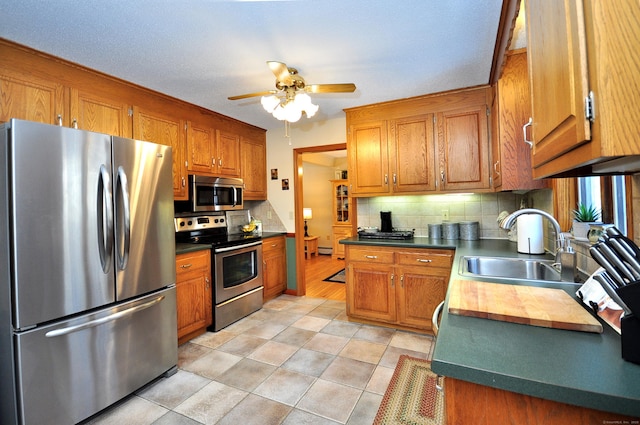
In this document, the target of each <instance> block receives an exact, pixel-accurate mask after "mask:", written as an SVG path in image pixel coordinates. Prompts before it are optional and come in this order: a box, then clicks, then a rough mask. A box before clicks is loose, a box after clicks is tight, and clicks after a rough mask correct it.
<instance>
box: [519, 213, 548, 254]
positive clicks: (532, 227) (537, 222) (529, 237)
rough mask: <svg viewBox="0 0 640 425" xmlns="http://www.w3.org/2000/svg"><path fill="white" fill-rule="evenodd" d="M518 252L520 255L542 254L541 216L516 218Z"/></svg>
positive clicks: (528, 215) (526, 215)
mask: <svg viewBox="0 0 640 425" xmlns="http://www.w3.org/2000/svg"><path fill="white" fill-rule="evenodd" d="M517 229H518V252H519V253H521V254H544V241H543V239H544V236H543V234H542V216H541V215H538V214H522V215H521V216H519V217H518V223H517Z"/></svg>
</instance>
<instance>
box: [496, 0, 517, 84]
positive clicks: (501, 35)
mask: <svg viewBox="0 0 640 425" xmlns="http://www.w3.org/2000/svg"><path fill="white" fill-rule="evenodd" d="M519 12H520V0H504V1H503V2H502V11H501V12H500V23H499V24H498V34H497V35H496V45H495V48H494V50H493V61H492V62H491V73H490V74H489V84H490V85H493V84H495V83H497V82H498V80H499V79H500V76H501V75H502V69H503V68H504V64H505V62H506V54H507V50H508V49H509V45H510V44H511V39H512V38H513V30H514V28H515V26H516V18H517V17H518V13H519Z"/></svg>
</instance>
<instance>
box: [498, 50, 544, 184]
mask: <svg viewBox="0 0 640 425" xmlns="http://www.w3.org/2000/svg"><path fill="white" fill-rule="evenodd" d="M528 75H529V73H528V71H527V52H526V50H524V49H521V50H517V51H510V52H509V53H507V56H506V64H505V66H504V70H503V72H502V76H501V77H500V80H498V83H497V85H496V96H495V99H494V108H493V109H492V123H493V124H495V127H494V128H493V130H492V132H491V134H492V138H491V141H492V146H493V149H492V158H493V159H492V167H491V168H492V170H491V171H492V172H493V173H494V175H493V185H494V187H497V188H498V189H500V190H531V189H542V188H546V187H548V186H549V184H548V181H547V180H545V179H539V180H534V179H533V171H532V166H531V146H530V145H528V144H527V143H525V141H524V135H523V132H522V125H523V124H524V123H526V122H527V121H528V120H529V117H530V116H531V96H530V94H529V93H530V92H529V79H528Z"/></svg>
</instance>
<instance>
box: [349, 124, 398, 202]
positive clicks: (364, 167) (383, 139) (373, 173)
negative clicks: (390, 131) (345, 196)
mask: <svg viewBox="0 0 640 425" xmlns="http://www.w3.org/2000/svg"><path fill="white" fill-rule="evenodd" d="M347 138H348V141H347V156H348V158H347V159H348V169H349V182H350V184H351V195H364V194H369V195H372V194H385V193H389V190H390V185H389V154H388V148H387V125H386V122H384V121H377V122H372V123H367V124H354V125H351V126H350V127H349V132H348V135H347Z"/></svg>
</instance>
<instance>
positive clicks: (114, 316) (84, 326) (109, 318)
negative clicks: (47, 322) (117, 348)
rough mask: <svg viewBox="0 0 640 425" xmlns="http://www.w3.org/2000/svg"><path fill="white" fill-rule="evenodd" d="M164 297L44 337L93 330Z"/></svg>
mask: <svg viewBox="0 0 640 425" xmlns="http://www.w3.org/2000/svg"><path fill="white" fill-rule="evenodd" d="M164 297H165V296H164V295H160V296H159V297H157V298H154V299H153V300H151V301H147V302H146V303H144V304H140V305H137V306H135V307H131V308H128V309H126V310H122V311H119V312H117V313H113V314H110V315H108V316H105V317H102V318H100V319H96V320H91V321H89V322H87V323H82V324H80V325H75V326H68V327H66V328H62V329H56V330H53V331H49V332H47V333H46V334H44V336H46V337H47V338H54V337H57V336H63V335H69V334H70V333H73V332H78V331H81V330H83V329H88V328H93V327H96V326H99V325H102V324H104V323H107V322H111V321H113V320H118V319H120V318H122V317H124V316H129V315H132V314H134V313H137V312H138V311H141V310H146V309H147V308H149V307H153V306H154V305H156V304H158V303H160V302H162V300H164Z"/></svg>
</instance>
